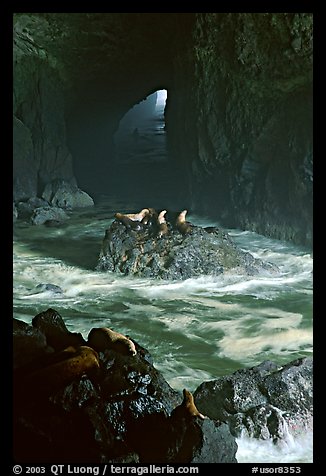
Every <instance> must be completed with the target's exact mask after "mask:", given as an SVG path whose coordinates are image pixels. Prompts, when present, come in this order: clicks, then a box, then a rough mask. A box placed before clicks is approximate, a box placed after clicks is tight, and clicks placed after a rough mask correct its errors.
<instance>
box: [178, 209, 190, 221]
mask: <svg viewBox="0 0 326 476" xmlns="http://www.w3.org/2000/svg"><path fill="white" fill-rule="evenodd" d="M187 213H188V210H182V212H180V214H179V216H178V220H179V221H180V222H184V221H186V215H187Z"/></svg>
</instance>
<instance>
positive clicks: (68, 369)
mask: <svg viewBox="0 0 326 476" xmlns="http://www.w3.org/2000/svg"><path fill="white" fill-rule="evenodd" d="M55 357H57V358H58V360H59V362H55V363H52V364H51V363H50V364H49V365H46V366H45V367H43V368H41V369H38V370H35V371H33V372H31V373H29V374H27V375H25V376H24V377H23V378H22V379H21V382H19V383H20V384H22V385H23V387H22V388H24V386H25V388H26V386H27V387H28V388H29V389H31V391H32V392H33V391H35V393H40V394H47V395H51V394H53V393H54V392H56V391H58V390H59V389H60V388H62V387H64V386H66V385H68V384H69V383H71V382H72V381H73V380H74V379H76V378H78V377H81V376H82V375H83V374H88V373H90V372H92V371H94V370H98V369H99V368H100V364H99V359H98V354H97V352H95V350H94V349H92V348H91V347H88V346H81V347H79V348H78V349H75V348H74V347H71V346H70V347H68V348H67V349H65V350H63V351H62V352H60V353H59V354H58V355H57V356H55V355H54V356H53V357H52V358H55ZM19 383H18V385H19Z"/></svg>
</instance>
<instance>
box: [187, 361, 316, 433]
mask: <svg viewBox="0 0 326 476" xmlns="http://www.w3.org/2000/svg"><path fill="white" fill-rule="evenodd" d="M312 364H313V361H312V358H309V357H306V358H302V359H298V360H294V361H293V362H290V363H288V364H286V365H284V366H282V367H279V366H277V365H276V364H275V363H273V362H270V361H266V362H263V363H262V364H260V365H258V366H256V367H252V368H250V369H242V370H238V371H237V372H235V373H234V374H231V375H228V376H225V377H220V378H218V379H216V380H213V381H210V382H204V383H202V384H201V385H200V386H199V387H198V388H197V390H196V391H195V393H194V398H195V402H196V405H197V407H198V409H199V410H200V411H201V412H203V413H205V414H206V415H209V416H210V417H211V418H213V419H217V420H221V421H227V422H228V424H229V426H230V429H231V431H232V434H233V435H235V436H240V435H241V434H243V433H245V434H248V435H249V436H251V437H255V438H261V439H268V438H272V439H273V440H274V441H277V440H279V439H284V438H285V437H286V436H287V434H288V432H290V433H291V434H292V435H296V434H300V433H303V432H305V431H306V430H307V429H311V427H312V416H313V381H312V378H313V373H312Z"/></svg>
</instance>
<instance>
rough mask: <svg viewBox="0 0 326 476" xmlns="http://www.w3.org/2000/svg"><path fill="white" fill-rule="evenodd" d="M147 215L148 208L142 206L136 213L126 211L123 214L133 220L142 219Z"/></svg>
mask: <svg viewBox="0 0 326 476" xmlns="http://www.w3.org/2000/svg"><path fill="white" fill-rule="evenodd" d="M147 215H149V209H148V208H143V209H142V210H140V212H138V213H126V214H125V216H126V217H128V218H130V219H131V220H133V221H142V220H143V219H144V218H145V217H146V216H147Z"/></svg>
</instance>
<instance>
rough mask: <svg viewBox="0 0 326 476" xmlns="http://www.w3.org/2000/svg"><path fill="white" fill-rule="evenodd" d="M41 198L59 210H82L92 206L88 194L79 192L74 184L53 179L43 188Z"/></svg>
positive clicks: (92, 202) (92, 203)
mask: <svg viewBox="0 0 326 476" xmlns="http://www.w3.org/2000/svg"><path fill="white" fill-rule="evenodd" d="M42 197H43V198H44V199H45V200H47V201H48V202H49V203H51V205H52V206H54V207H59V208H68V209H74V208H84V207H90V206H93V205H94V200H93V199H92V198H91V197H90V196H89V195H88V193H86V192H84V191H83V190H80V189H79V188H78V187H77V185H76V184H75V183H72V182H67V181H65V180H62V179H55V180H53V181H52V182H50V183H48V184H47V185H46V186H45V189H44V191H43V194H42Z"/></svg>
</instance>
